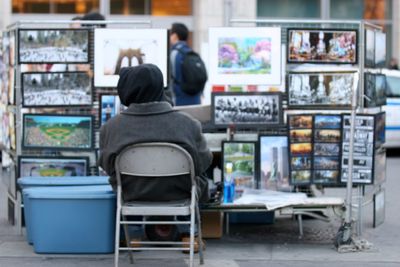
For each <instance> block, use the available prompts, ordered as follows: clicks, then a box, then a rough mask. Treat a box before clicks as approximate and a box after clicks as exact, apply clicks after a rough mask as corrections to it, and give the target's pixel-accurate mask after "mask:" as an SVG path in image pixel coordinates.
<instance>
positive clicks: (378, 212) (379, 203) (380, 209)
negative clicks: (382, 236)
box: [373, 188, 385, 228]
mask: <svg viewBox="0 0 400 267" xmlns="http://www.w3.org/2000/svg"><path fill="white" fill-rule="evenodd" d="M384 221H385V189H383V188H382V189H381V190H380V191H379V192H377V193H375V194H374V218H373V227H374V228H376V227H378V226H379V225H381V224H382V223H384Z"/></svg>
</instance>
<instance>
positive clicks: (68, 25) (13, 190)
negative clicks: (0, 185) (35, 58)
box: [6, 20, 152, 233]
mask: <svg viewBox="0 0 400 267" xmlns="http://www.w3.org/2000/svg"><path fill="white" fill-rule="evenodd" d="M77 24H80V27H78V28H76V27H75V26H74V25H77ZM105 25H106V26H107V27H108V28H113V27H118V28H130V29H133V28H151V26H152V25H151V21H148V20H143V21H139V20H126V21H90V22H89V21H70V20H57V21H52V20H42V21H37V20H34V21H30V20H25V21H19V22H16V23H14V24H12V25H9V26H8V27H7V29H6V32H14V34H15V67H14V68H15V83H14V85H13V88H14V93H15V105H13V106H11V110H13V111H14V112H15V118H16V119H15V134H16V136H15V138H16V147H15V150H11V151H8V152H9V154H10V156H11V166H10V169H11V173H10V176H11V177H10V183H9V188H8V215H9V216H8V217H9V218H8V220H9V222H10V223H12V224H14V223H15V224H16V225H17V226H18V229H19V232H20V233H22V213H21V208H22V198H21V192H20V190H18V187H17V179H18V177H17V173H16V167H17V159H18V157H19V156H23V155H30V156H59V155H64V154H65V155H66V156H71V155H73V156H84V157H88V158H89V166H90V168H89V173H88V175H98V172H99V171H98V168H97V166H96V161H97V151H98V143H99V142H98V138H99V134H98V130H99V128H100V125H101V123H100V121H101V118H98V117H97V116H98V114H99V112H98V109H100V107H99V99H98V96H99V95H100V94H101V93H106V92H112V91H115V88H110V87H108V88H107V87H102V88H98V87H95V86H94V83H93V78H91V87H92V88H91V92H92V103H91V105H89V106H88V105H86V106H68V107H65V106H64V107H51V111H50V112H51V113H52V114H74V115H83V114H86V115H88V114H89V115H90V114H93V115H94V123H93V129H94V130H93V131H94V134H93V137H92V138H93V141H94V146H93V147H92V148H91V149H90V150H87V151H79V150H78V151H64V150H58V149H57V150H52V149H41V150H37V149H36V150H32V149H27V148H23V146H22V137H23V136H22V129H23V125H22V124H23V122H22V118H23V114H24V113H37V114H40V113H42V112H43V110H42V108H43V107H35V108H33V107H30V108H29V109H28V108H26V107H23V106H22V104H23V103H22V97H23V96H22V92H21V86H22V80H21V74H22V69H21V67H22V64H21V63H20V62H19V61H18V60H19V58H18V56H17V54H18V53H17V51H18V49H19V47H18V45H19V40H18V38H19V36H18V31H19V30H29V29H35V30H38V29H39V30H40V29H46V30H51V29H54V30H57V29H69V30H71V31H74V30H82V29H85V30H88V31H89V38H88V41H89V49H90V50H89V51H88V55H89V61H88V63H84V64H86V65H88V66H89V70H87V71H88V72H90V73H93V69H94V30H95V28H98V27H99V26H102V27H104V26H105ZM32 64H33V63H32ZM37 64H41V63H37ZM60 64H66V65H67V67H66V68H67V70H69V66H71V65H74V64H73V63H60ZM33 65H36V64H33ZM48 65H49V64H48ZM45 73H50V72H45Z"/></svg>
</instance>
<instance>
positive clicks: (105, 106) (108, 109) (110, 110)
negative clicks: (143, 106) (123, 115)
mask: <svg viewBox="0 0 400 267" xmlns="http://www.w3.org/2000/svg"><path fill="white" fill-rule="evenodd" d="M126 108H127V107H126V106H124V105H122V104H121V100H120V99H119V96H118V95H116V94H100V109H99V111H100V114H99V116H100V117H99V118H100V126H101V125H103V124H104V123H106V122H107V121H108V120H109V119H111V118H112V117H114V116H115V115H117V114H119V113H120V112H121V111H123V110H124V109H126Z"/></svg>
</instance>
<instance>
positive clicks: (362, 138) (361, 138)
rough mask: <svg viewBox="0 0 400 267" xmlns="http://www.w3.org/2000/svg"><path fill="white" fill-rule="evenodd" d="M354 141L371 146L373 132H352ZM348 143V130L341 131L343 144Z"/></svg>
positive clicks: (356, 130)
mask: <svg viewBox="0 0 400 267" xmlns="http://www.w3.org/2000/svg"><path fill="white" fill-rule="evenodd" d="M354 140H357V142H359V143H366V144H373V142H374V132H373V131H372V130H358V129H355V130H354ZM348 142H350V129H344V130H343V143H348Z"/></svg>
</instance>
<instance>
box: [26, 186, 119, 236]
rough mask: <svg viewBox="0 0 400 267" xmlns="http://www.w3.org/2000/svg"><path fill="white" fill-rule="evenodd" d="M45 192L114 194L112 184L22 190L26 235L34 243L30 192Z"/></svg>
mask: <svg viewBox="0 0 400 267" xmlns="http://www.w3.org/2000/svg"><path fill="white" fill-rule="evenodd" d="M32 193H38V194H40V193H44V194H46V195H48V194H68V195H73V194H78V195H81V194H100V195H102V194H114V192H113V190H112V188H111V186H110V185H94V186H51V187H32V188H25V189H24V190H22V198H23V202H24V217H25V226H26V236H27V240H28V243H29V244H32V243H33V236H32V232H33V230H34V229H33V227H32V222H31V217H32V213H31V212H32V211H31V207H30V199H29V197H30V194H32Z"/></svg>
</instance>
